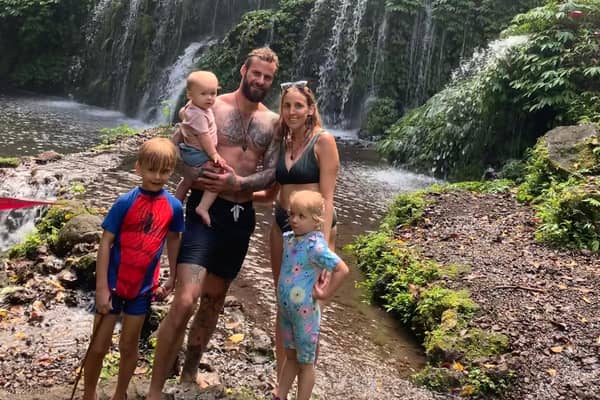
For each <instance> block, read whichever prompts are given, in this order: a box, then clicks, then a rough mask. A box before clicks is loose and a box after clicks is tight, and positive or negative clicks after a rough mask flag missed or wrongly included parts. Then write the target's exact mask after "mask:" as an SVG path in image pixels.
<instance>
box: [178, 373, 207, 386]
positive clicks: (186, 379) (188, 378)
mask: <svg viewBox="0 0 600 400" xmlns="http://www.w3.org/2000/svg"><path fill="white" fill-rule="evenodd" d="M179 381H180V383H181V384H182V385H185V386H190V385H196V386H197V387H198V389H206V388H207V387H209V386H210V384H209V383H208V382H207V381H206V380H204V379H203V378H202V376H201V375H200V374H198V373H197V374H196V376H193V375H188V374H184V373H182V374H181V378H180V379H179Z"/></svg>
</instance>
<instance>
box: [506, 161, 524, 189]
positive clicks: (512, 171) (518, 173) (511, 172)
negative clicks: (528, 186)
mask: <svg viewBox="0 0 600 400" xmlns="http://www.w3.org/2000/svg"><path fill="white" fill-rule="evenodd" d="M526 168H527V164H526V163H525V162H524V161H523V160H508V161H507V162H506V163H505V164H504V165H503V166H502V169H501V170H500V176H501V177H502V178H503V179H508V180H511V181H513V182H515V183H517V184H520V183H523V181H524V179H525V175H526Z"/></svg>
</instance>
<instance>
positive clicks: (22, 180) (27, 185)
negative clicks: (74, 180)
mask: <svg viewBox="0 0 600 400" xmlns="http://www.w3.org/2000/svg"><path fill="white" fill-rule="evenodd" d="M31 180H32V179H31V176H26V175H24V176H20V177H19V178H17V179H5V180H4V181H3V182H2V184H1V185H0V197H16V198H26V199H42V200H51V199H53V198H54V195H55V193H56V190H55V189H56V180H48V181H47V182H44V180H42V181H38V182H36V183H35V184H32V182H31ZM43 209H44V207H32V208H23V209H19V210H12V211H0V226H1V227H2V229H0V252H2V251H5V250H6V249H8V248H9V247H11V246H12V245H14V244H16V243H18V242H20V241H21V240H23V237H24V236H25V234H26V233H28V232H31V231H32V230H33V226H34V221H35V220H36V219H37V218H39V217H40V215H41V214H42V212H43Z"/></svg>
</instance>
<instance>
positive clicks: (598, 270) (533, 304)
mask: <svg viewBox="0 0 600 400" xmlns="http://www.w3.org/2000/svg"><path fill="white" fill-rule="evenodd" d="M431 198H432V199H433V200H434V205H432V206H431V207H429V208H428V209H427V210H426V212H425V214H424V218H425V223H423V224H421V225H420V226H419V227H417V228H414V229H410V230H407V231H403V232H401V234H402V235H403V238H404V239H407V241H408V242H409V243H410V244H411V245H412V246H414V247H416V248H418V249H420V250H421V251H422V253H423V254H424V255H425V256H426V257H429V258H432V259H434V260H436V261H438V262H442V263H458V264H462V265H466V266H469V267H470V272H469V273H468V274H467V275H465V276H464V277H463V278H462V280H460V281H458V282H454V283H453V285H454V286H455V287H456V288H467V289H468V290H469V291H470V292H471V294H472V297H473V298H474V300H475V301H476V302H477V303H478V304H479V306H480V308H481V309H480V312H479V316H478V317H477V318H476V319H475V321H474V323H475V324H476V325H477V326H479V327H481V328H485V329H491V330H492V331H496V332H500V333H503V334H505V335H507V336H508V337H509V338H510V346H511V352H510V353H509V354H508V355H507V357H506V361H507V363H508V364H509V365H510V366H511V367H512V368H514V369H516V371H517V372H518V377H517V379H516V382H515V384H514V387H513V389H512V390H511V391H510V392H509V393H508V394H507V395H506V397H505V398H507V399H515V400H517V399H519V400H522V399H569V400H571V399H600V258H599V256H598V254H595V255H594V254H590V253H582V252H575V251H564V250H554V249H550V248H548V247H546V246H543V245H541V244H539V243H537V242H536V241H535V240H534V232H535V227H536V225H537V223H538V222H539V221H538V220H537V219H536V217H535V215H534V210H532V209H531V208H530V207H527V206H524V205H521V204H519V203H518V202H517V201H516V200H515V198H514V195H513V194H511V193H502V194H473V193H468V192H453V193H443V194H439V195H438V194H436V195H432V197H431Z"/></svg>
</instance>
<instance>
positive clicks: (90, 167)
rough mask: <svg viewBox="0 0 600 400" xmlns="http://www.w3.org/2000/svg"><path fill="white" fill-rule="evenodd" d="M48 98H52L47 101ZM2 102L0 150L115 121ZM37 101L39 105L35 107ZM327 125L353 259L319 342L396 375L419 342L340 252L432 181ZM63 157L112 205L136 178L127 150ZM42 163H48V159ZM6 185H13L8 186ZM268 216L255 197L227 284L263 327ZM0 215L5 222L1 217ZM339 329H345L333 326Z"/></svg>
mask: <svg viewBox="0 0 600 400" xmlns="http://www.w3.org/2000/svg"><path fill="white" fill-rule="evenodd" d="M0 99H4V101H7V100H6V99H8V97H7V96H0ZM49 102H50V103H51V104H52V106H49V105H48V103H49ZM8 103H11V104H12V103H15V104H18V107H17V106H11V107H8ZM8 103H7V104H5V105H7V106H3V107H1V108H0V110H2V111H0V120H2V119H4V120H7V118H9V119H10V114H11V113H14V112H15V111H14V110H15V109H18V110H19V115H20V118H19V119H18V121H19V122H20V124H19V128H17V127H14V126H13V127H12V128H11V129H9V130H6V129H4V128H3V129H4V130H2V131H0V143H3V144H4V143H7V144H10V146H7V145H3V146H2V151H3V152H4V153H5V155H26V154H33V153H35V152H37V151H39V150H42V149H47V148H55V149H57V150H61V151H63V152H76V151H79V150H83V149H86V148H88V147H89V146H90V145H92V144H94V143H97V142H98V131H97V129H98V128H99V127H100V126H102V125H103V124H105V126H110V125H115V124H117V123H118V121H116V119H117V116H116V115H114V114H110V115H111V116H112V117H111V118H107V117H106V115H104V114H103V113H102V112H101V111H102V110H99V109H95V108H88V107H87V106H83V105H80V104H77V103H72V102H69V101H67V100H62V103H61V100H58V99H53V100H48V99H45V100H39V99H36V98H34V97H19V96H12V97H10V101H9V102H8ZM41 103H43V104H45V106H44V107H41V106H40V104H41ZM57 104H58V105H57ZM56 107H58V110H57V109H56ZM61 107H62V108H61ZM105 112H106V111H105ZM106 113H112V112H106ZM7 114H9V115H7ZM100 116H101V117H100ZM103 118H105V119H103ZM39 120H50V121H52V122H53V124H52V125H44V126H43V127H38V131H40V132H44V134H43V135H42V134H37V135H34V137H35V139H36V141H34V142H33V144H34V146H32V147H31V148H30V147H28V144H31V143H32V142H31V141H26V140H23V141H20V142H19V143H18V144H17V143H16V141H14V140H11V139H10V138H12V137H15V136H16V137H20V138H26V137H27V135H28V133H27V132H19V133H15V131H16V130H17V129H22V128H20V127H22V126H29V125H35V124H36V123H37V121H39ZM119 122H120V121H119ZM4 125H7V124H4ZM65 127H70V134H68V135H65V133H64V130H65ZM91 127H94V128H93V129H92V128H91ZM332 133H333V134H334V135H335V136H337V137H338V138H339V140H338V143H339V149H340V155H341V160H342V168H341V173H340V177H339V180H338V188H337V190H336V198H335V203H336V207H337V212H338V220H339V222H338V224H339V225H338V227H339V228H338V232H339V233H338V240H337V247H338V251H340V252H341V254H342V256H343V257H344V258H345V259H346V260H347V261H348V263H349V265H351V270H352V274H351V278H350V279H348V280H347V281H346V282H345V284H344V286H343V287H342V289H341V290H340V291H339V293H338V294H337V295H336V297H335V299H334V300H333V301H332V303H331V305H330V306H329V307H328V308H327V309H326V310H325V312H324V321H325V322H324V329H323V348H324V349H326V348H328V347H334V348H337V349H338V350H336V351H327V354H329V357H335V354H336V353H338V352H339V351H341V352H345V353H347V354H352V353H353V352H355V353H356V356H357V357H363V358H364V357H368V358H371V363H372V364H377V363H378V362H380V360H386V362H388V363H390V365H392V367H393V369H395V370H396V371H398V373H399V374H400V375H403V376H406V375H408V374H410V373H412V372H413V371H414V370H415V369H416V368H418V367H419V366H420V365H421V364H422V362H423V355H422V350H421V349H420V348H419V347H418V346H417V345H416V344H415V343H414V342H413V340H412V338H411V337H410V336H409V335H408V334H407V333H405V331H404V330H402V329H401V328H399V327H398V326H397V324H396V323H395V322H394V321H393V320H392V319H391V318H390V317H389V316H388V315H387V314H385V313H384V312H382V311H381V310H379V309H377V308H375V307H373V306H370V305H367V304H365V303H364V302H363V293H362V292H361V291H360V290H359V289H356V287H355V285H356V282H358V281H360V280H361V273H360V271H358V270H357V268H356V266H355V262H354V260H353V259H352V257H351V255H349V254H345V253H343V252H342V250H341V249H342V247H343V246H344V245H346V244H348V243H350V242H352V241H353V240H354V238H355V236H356V235H359V234H362V233H364V232H366V231H369V230H374V229H376V227H377V226H378V221H379V220H380V219H381V217H382V215H383V214H384V212H385V210H386V206H387V204H388V203H389V201H390V199H391V198H392V197H393V195H394V194H395V193H397V192H400V191H408V190H415V189H418V188H421V187H423V186H426V185H428V184H430V183H431V179H430V178H427V177H424V176H421V175H416V174H412V173H409V172H406V171H402V170H399V169H394V168H391V167H389V166H387V165H385V164H382V163H381V162H380V161H379V160H378V158H377V156H376V154H375V153H374V151H373V150H372V149H369V148H367V147H365V146H358V145H356V144H353V143H351V141H349V140H348V139H352V138H354V137H355V133H353V132H349V131H338V130H332ZM67 139H69V140H67ZM13 142H15V143H13ZM98 162H107V163H109V164H110V162H112V161H111V160H109V159H106V160H105V161H103V160H102V159H101V158H100V159H98ZM61 163H63V168H66V169H69V170H71V171H72V172H73V173H76V174H77V176H78V179H80V180H81V181H82V182H85V187H86V193H85V198H86V199H87V200H88V201H89V202H90V203H91V204H92V205H94V206H99V207H108V206H110V204H111V203H112V202H113V201H114V199H115V197H116V196H117V195H118V194H120V193H123V192H125V191H127V190H129V189H130V188H131V187H132V186H134V185H136V184H137V183H138V182H139V178H138V177H137V176H136V175H135V174H134V171H133V153H130V154H127V155H126V156H125V158H124V159H123V160H121V161H120V162H119V163H118V164H117V165H115V166H114V167H113V168H109V169H108V170H107V171H102V172H101V173H100V174H98V173H97V171H98V169H97V168H98V166H97V165H95V164H94V163H96V161H94V160H93V159H87V158H85V157H80V156H77V155H76V154H74V155H72V156H68V157H66V158H65V159H64V160H62V161H61ZM86 163H88V164H87V165H86ZM40 169H41V170H43V169H50V167H43V168H40ZM176 181H177V177H174V178H173V179H172V180H171V183H170V185H169V188H170V189H171V190H173V189H174V186H175V182H176ZM10 182H13V183H15V184H10V183H9V182H7V180H5V181H4V182H2V183H1V184H0V190H3V191H4V192H3V194H4V195H21V194H22V193H20V192H16V190H17V189H18V188H23V187H26V186H27V184H26V183H25V182H26V180H24V181H23V182H17V181H15V180H13V179H11V180H10ZM107 188H108V189H107ZM11 190H13V191H15V192H14V193H10V191H11ZM24 195H26V196H27V197H44V196H50V195H52V187H51V186H49V187H48V190H47V192H45V193H30V192H28V193H26V194H24ZM5 214H6V213H5ZM35 216H36V215H35V214H30V215H21V216H20V220H18V223H19V224H21V225H22V226H23V227H25V228H22V229H20V230H18V231H17V232H14V234H13V236H12V239H11V241H12V242H14V241H15V240H16V239H18V238H22V237H23V235H24V234H25V232H24V231H26V230H28V229H30V228H31V227H32V225H33V222H32V220H33V218H34V217H35ZM271 220H272V212H271V209H270V207H267V206H264V205H258V206H257V229H256V231H255V234H254V236H253V238H252V241H251V245H250V250H249V253H248V257H247V258H246V261H245V264H244V268H243V270H242V274H241V279H239V280H238V281H236V282H237V283H236V285H235V287H234V288H233V294H235V295H238V296H239V297H241V298H242V299H243V302H244V300H245V302H252V303H254V304H255V305H256V306H254V307H252V308H251V310H249V312H250V313H251V314H253V317H254V319H255V320H257V321H258V323H259V324H261V325H263V326H267V327H268V326H272V323H273V316H274V312H275V309H274V304H275V302H274V294H273V285H272V282H271V272H270V264H269V260H268V248H267V246H268V245H267V237H268V229H269V225H270V223H271ZM0 221H1V222H2V223H6V222H5V221H6V218H5V219H4V220H2V219H0ZM3 228H4V227H3ZM6 240H7V239H6V238H2V237H0V248H1V247H3V245H4V247H5V246H6V245H7V243H6ZM74 318H76V317H74ZM339 332H344V334H343V335H338V334H336V333H339ZM61 340H62V339H61ZM324 357H325V356H324ZM325 362H327V359H325ZM331 362H333V361H331Z"/></svg>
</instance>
